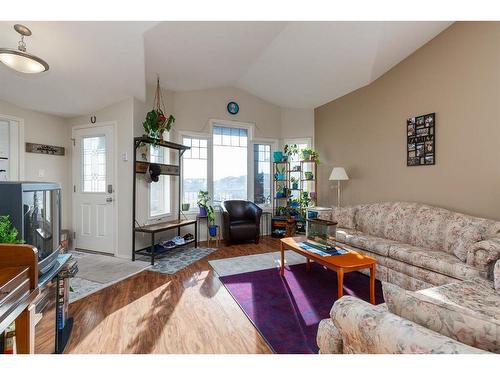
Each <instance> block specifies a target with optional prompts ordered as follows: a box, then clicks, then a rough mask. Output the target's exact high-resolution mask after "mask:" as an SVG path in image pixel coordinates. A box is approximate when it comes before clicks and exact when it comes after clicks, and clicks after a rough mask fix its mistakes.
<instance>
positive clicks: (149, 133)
mask: <svg viewBox="0 0 500 375" xmlns="http://www.w3.org/2000/svg"><path fill="white" fill-rule="evenodd" d="M174 122H175V117H174V116H172V115H168V116H167V115H166V114H165V104H164V103H163V96H162V93H161V88H160V78H159V77H158V78H157V80H156V92H155V99H154V106H153V109H152V110H151V111H149V112H148V113H147V114H146V119H145V120H144V122H143V123H142V126H143V128H144V132H145V135H146V137H149V138H152V139H153V144H154V145H156V143H157V142H158V141H160V140H162V139H163V133H164V132H165V130H166V131H170V129H171V128H172V125H173V123H174Z"/></svg>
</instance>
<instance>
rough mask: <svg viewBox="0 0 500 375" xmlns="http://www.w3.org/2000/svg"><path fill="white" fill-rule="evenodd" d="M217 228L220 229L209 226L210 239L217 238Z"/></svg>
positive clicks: (215, 226)
mask: <svg viewBox="0 0 500 375" xmlns="http://www.w3.org/2000/svg"><path fill="white" fill-rule="evenodd" d="M217 227H218V225H209V226H208V234H209V235H210V237H215V236H217Z"/></svg>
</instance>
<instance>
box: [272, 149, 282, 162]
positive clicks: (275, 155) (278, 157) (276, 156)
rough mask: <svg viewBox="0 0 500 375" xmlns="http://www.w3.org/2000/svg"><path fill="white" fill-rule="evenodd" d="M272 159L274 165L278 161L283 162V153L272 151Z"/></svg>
mask: <svg viewBox="0 0 500 375" xmlns="http://www.w3.org/2000/svg"><path fill="white" fill-rule="evenodd" d="M273 159H274V161H275V162H276V163H279V162H280V161H282V160H283V152H281V151H274V152H273Z"/></svg>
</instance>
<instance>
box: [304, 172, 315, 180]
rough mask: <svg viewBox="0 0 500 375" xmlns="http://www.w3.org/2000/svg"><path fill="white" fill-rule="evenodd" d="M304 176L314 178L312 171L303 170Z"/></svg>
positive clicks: (309, 178) (307, 178) (308, 178)
mask: <svg viewBox="0 0 500 375" xmlns="http://www.w3.org/2000/svg"><path fill="white" fill-rule="evenodd" d="M304 177H305V178H306V180H312V179H313V178H314V176H313V173H312V172H304Z"/></svg>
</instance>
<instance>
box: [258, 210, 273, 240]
mask: <svg viewBox="0 0 500 375" xmlns="http://www.w3.org/2000/svg"><path fill="white" fill-rule="evenodd" d="M272 216H273V214H272V212H269V211H262V216H261V217H260V236H261V237H264V232H265V231H267V230H269V223H270V222H271V218H272ZM269 233H270V232H268V234H269Z"/></svg>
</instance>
